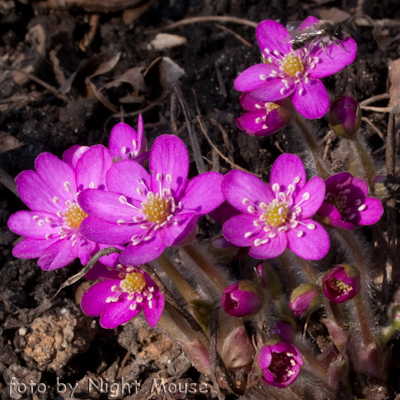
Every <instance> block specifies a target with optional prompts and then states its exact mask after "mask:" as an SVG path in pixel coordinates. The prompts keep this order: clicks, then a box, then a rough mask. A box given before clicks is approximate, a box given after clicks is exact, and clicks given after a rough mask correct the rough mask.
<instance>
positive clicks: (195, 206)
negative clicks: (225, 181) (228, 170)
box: [180, 172, 224, 215]
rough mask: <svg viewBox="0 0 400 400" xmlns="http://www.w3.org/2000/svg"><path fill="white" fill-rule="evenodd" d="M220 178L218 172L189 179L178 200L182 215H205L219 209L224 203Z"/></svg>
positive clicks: (220, 175)
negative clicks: (188, 213)
mask: <svg viewBox="0 0 400 400" xmlns="http://www.w3.org/2000/svg"><path fill="white" fill-rule="evenodd" d="M222 178H223V176H222V174H220V173H218V172H206V173H204V174H201V175H197V176H195V177H194V178H193V179H191V180H190V181H189V182H188V184H187V187H186V190H185V193H184V195H183V197H181V199H180V201H181V202H182V213H187V212H190V213H197V214H200V215H205V214H208V213H209V212H211V211H213V210H215V209H216V208H217V207H219V206H220V205H221V204H222V202H223V201H224V195H223V194H222V189H221V182H222Z"/></svg>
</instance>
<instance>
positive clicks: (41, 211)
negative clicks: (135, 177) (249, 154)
mask: <svg viewBox="0 0 400 400" xmlns="http://www.w3.org/2000/svg"><path fill="white" fill-rule="evenodd" d="M84 150H85V151H84V153H83V154H81V155H80V157H75V158H73V157H71V158H69V157H68V156H66V158H65V160H66V161H67V162H64V161H61V160H60V159H59V158H58V157H56V156H55V155H53V154H50V153H42V154H40V155H39V156H38V157H37V158H36V160H35V170H36V171H23V172H21V173H20V174H19V175H18V176H17V177H16V179H15V181H16V183H17V188H18V193H19V194H20V196H21V199H22V200H23V201H24V203H25V204H26V205H27V206H28V207H29V208H30V209H31V211H18V212H17V213H15V214H13V215H12V216H11V217H10V219H9V220H8V227H9V228H10V229H11V230H12V231H13V232H15V233H17V234H19V235H21V236H24V237H25V238H24V239H23V240H22V241H21V242H19V243H18V244H17V245H16V246H15V247H14V249H13V255H14V256H15V257H18V258H28V259H29V258H39V260H38V265H39V266H40V267H41V268H42V269H43V270H53V269H57V268H61V267H64V266H66V265H68V264H69V263H70V262H72V261H73V260H74V259H75V258H76V257H79V259H80V261H81V263H82V264H83V265H85V264H86V263H87V262H88V261H89V259H90V255H91V254H93V253H94V252H97V251H98V250H100V249H101V248H104V247H105V246H101V245H99V244H97V243H95V242H93V241H91V240H88V239H87V238H85V237H84V236H82V234H81V223H82V221H83V220H84V219H85V218H86V217H87V214H86V213H85V212H84V211H83V210H82V208H81V206H80V204H79V202H78V201H77V196H78V194H79V192H80V191H82V190H84V189H86V188H97V189H98V190H99V191H101V192H105V190H106V185H105V175H106V172H107V170H108V169H109V168H110V167H111V165H112V159H111V156H110V154H109V151H108V149H106V148H105V147H104V146H101V145H97V146H93V147H91V148H90V149H86V148H85V149H84ZM67 155H68V154H67ZM72 158H73V159H74V163H73V164H74V165H72V164H69V162H71V163H72ZM115 259H116V256H115V255H110V256H108V257H103V258H102V262H104V263H107V265H113V264H114V262H115Z"/></svg>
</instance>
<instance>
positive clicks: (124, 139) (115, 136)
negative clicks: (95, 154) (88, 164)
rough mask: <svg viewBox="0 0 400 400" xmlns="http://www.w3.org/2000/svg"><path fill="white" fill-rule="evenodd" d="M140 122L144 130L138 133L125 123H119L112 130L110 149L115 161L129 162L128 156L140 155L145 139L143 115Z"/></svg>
mask: <svg viewBox="0 0 400 400" xmlns="http://www.w3.org/2000/svg"><path fill="white" fill-rule="evenodd" d="M139 120H141V127H142V129H138V133H136V131H135V130H134V129H133V128H132V127H130V126H129V125H128V124H125V123H124V122H119V123H118V124H117V125H114V127H113V128H112V130H111V133H110V144H109V146H108V147H109V149H110V152H111V155H112V157H113V158H114V159H121V160H127V159H129V158H128V157H127V154H131V153H132V154H139V152H140V149H141V147H142V137H143V119H142V116H141V115H140V116H139ZM138 124H139V122H138Z"/></svg>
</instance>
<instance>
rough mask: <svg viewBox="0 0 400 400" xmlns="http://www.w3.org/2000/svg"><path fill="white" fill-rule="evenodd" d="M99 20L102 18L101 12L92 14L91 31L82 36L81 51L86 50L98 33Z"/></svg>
mask: <svg viewBox="0 0 400 400" xmlns="http://www.w3.org/2000/svg"><path fill="white" fill-rule="evenodd" d="M99 20H100V14H92V15H91V16H90V20H89V26H90V29H89V32H87V33H86V34H85V36H84V37H83V38H82V40H81V41H80V42H79V49H80V50H81V51H83V52H86V50H87V48H88V46H89V45H90V43H92V41H93V39H94V37H95V35H96V31H97V27H98V25H99Z"/></svg>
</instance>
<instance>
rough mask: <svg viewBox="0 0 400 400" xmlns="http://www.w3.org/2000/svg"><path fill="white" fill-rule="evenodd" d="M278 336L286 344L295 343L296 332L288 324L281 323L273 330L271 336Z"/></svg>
mask: <svg viewBox="0 0 400 400" xmlns="http://www.w3.org/2000/svg"><path fill="white" fill-rule="evenodd" d="M273 335H278V336H279V337H280V338H281V339H282V340H283V341H284V342H286V343H293V342H294V340H295V338H296V332H295V331H294V329H293V327H292V325H290V324H289V323H288V322H284V321H279V322H278V323H276V325H275V326H274V327H273V328H272V330H271V336H273Z"/></svg>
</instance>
